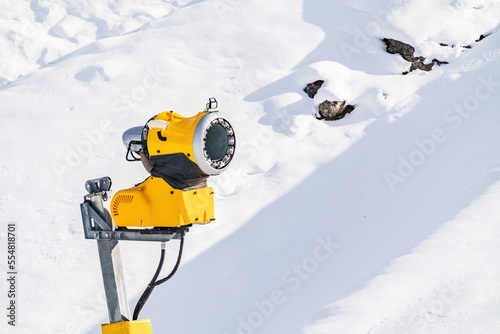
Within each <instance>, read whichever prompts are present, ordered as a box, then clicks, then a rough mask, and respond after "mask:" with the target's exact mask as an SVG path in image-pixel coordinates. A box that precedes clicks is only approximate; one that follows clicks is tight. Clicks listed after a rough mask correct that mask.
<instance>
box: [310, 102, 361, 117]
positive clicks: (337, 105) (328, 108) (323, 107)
mask: <svg viewBox="0 0 500 334" xmlns="http://www.w3.org/2000/svg"><path fill="white" fill-rule="evenodd" d="M345 102H346V101H328V100H325V101H323V102H321V103H320V105H319V116H316V118H317V119H320V120H321V119H324V120H326V121H336V120H339V119H342V118H344V116H345V115H347V114H348V113H350V112H351V111H353V110H354V108H355V106H352V105H350V104H348V105H346V104H345Z"/></svg>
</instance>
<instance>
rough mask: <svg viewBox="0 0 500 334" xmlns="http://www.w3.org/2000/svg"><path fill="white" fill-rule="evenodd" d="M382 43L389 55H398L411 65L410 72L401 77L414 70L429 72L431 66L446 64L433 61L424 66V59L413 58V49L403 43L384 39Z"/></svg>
mask: <svg viewBox="0 0 500 334" xmlns="http://www.w3.org/2000/svg"><path fill="white" fill-rule="evenodd" d="M383 42H384V43H385V46H386V51H387V52H388V53H390V54H400V55H401V56H402V57H403V59H404V60H406V61H408V62H410V63H411V65H410V70H409V71H406V72H403V75H405V74H408V73H410V72H412V71H414V70H422V71H427V72H428V71H430V70H432V66H434V64H437V65H438V66H440V65H442V64H448V62H446V61H439V60H437V59H433V60H432V62H430V63H429V64H425V63H424V61H425V58H424V57H415V56H414V54H415V48H414V47H413V46H411V45H409V44H406V43H403V42H401V41H398V40H395V39H390V38H384V39H383Z"/></svg>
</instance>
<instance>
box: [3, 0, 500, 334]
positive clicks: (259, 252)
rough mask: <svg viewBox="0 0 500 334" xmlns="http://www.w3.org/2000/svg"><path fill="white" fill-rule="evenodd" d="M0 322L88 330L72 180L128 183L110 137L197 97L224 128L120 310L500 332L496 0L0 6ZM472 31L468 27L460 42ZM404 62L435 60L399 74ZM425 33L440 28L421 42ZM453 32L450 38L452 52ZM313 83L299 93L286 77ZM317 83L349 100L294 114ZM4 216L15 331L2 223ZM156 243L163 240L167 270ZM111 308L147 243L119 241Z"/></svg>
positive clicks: (208, 331) (88, 295) (197, 322)
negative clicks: (203, 221) (233, 139)
mask: <svg viewBox="0 0 500 334" xmlns="http://www.w3.org/2000/svg"><path fill="white" fill-rule="evenodd" d="M0 8H1V11H0V49H1V52H0V85H1V86H0V106H1V107H0V115H1V118H0V140H1V142H2V146H1V149H0V152H1V154H0V184H1V188H0V225H1V228H0V282H1V284H0V295H1V296H2V297H1V298H0V303H2V305H1V308H2V309H3V310H4V311H3V313H4V314H3V315H1V316H2V319H3V320H2V321H0V332H1V333H20V334H25V333H54V334H62V333H72V334H78V333H88V334H90V333H92V334H95V333H100V332H101V330H100V324H103V323H107V322H108V318H107V309H106V304H105V300H104V292H103V286H102V278H101V273H100V268H99V262H98V254H97V247H96V243H95V242H94V241H91V240H85V239H84V236H83V230H82V223H81V217H80V209H79V203H80V202H81V201H82V200H83V195H84V194H85V189H84V183H85V181H86V180H88V179H91V178H96V177H100V176H105V175H108V176H110V177H111V178H112V180H113V190H114V191H117V190H119V189H124V188H128V187H130V186H133V185H134V184H136V183H138V182H140V181H142V180H143V179H144V178H146V177H147V173H146V171H145V170H144V169H143V167H142V165H141V164H140V163H128V162H126V161H125V147H124V146H123V144H122V142H121V135H122V133H123V132H124V131H125V130H127V129H128V128H130V127H133V126H138V125H143V124H144V123H145V122H146V121H147V120H148V119H149V118H150V117H152V116H153V115H156V114H158V113H160V112H162V111H165V110H174V111H176V112H178V113H180V114H184V115H186V116H190V115H194V114H195V113H197V112H198V111H200V110H202V109H203V108H204V106H205V103H206V102H207V100H208V98H209V97H211V96H215V97H216V98H217V100H218V101H219V106H220V107H219V110H220V111H221V112H222V113H224V115H225V116H227V118H228V119H229V120H230V121H231V123H232V125H233V126H234V128H235V131H236V135H237V156H236V158H235V160H234V162H233V163H232V166H231V167H230V168H229V170H228V171H227V172H226V173H224V174H222V175H220V176H218V177H211V178H210V180H209V183H210V185H211V186H213V187H214V189H215V192H216V203H215V205H216V208H215V209H216V218H217V220H216V221H215V222H213V223H211V224H208V225H204V226H195V227H193V228H192V229H191V231H190V232H189V233H188V234H187V237H186V245H185V255H184V258H183V262H182V265H181V267H180V269H179V271H178V273H177V274H176V275H175V276H174V278H173V279H172V280H171V281H169V282H168V283H166V284H165V285H161V286H159V287H157V288H156V289H155V291H154V292H153V295H152V296H151V298H150V299H149V301H148V303H147V304H146V306H145V307H144V309H143V311H142V313H141V318H151V320H152V325H153V332H154V333H179V334H180V333H189V334H191V333H193V334H195V333H196V334H199V333H204V334H212V333H214V334H215V333H218V334H220V333H225V334H252V333H259V334H261V333H262V334H267V333H269V334H271V333H273V334H275V333H288V334H326V333H328V334H330V333H349V334H351V333H352V334H357V333H360V334H367V333H370V334H378V333H384V334H386V333H389V334H396V333H398V334H409V333H425V334H427V333H439V334H443V333H450V334H451V333H453V334H456V333H474V334H477V333H481V334H486V333H498V331H499V330H500V320H499V319H500V313H499V312H500V311H499V310H500V283H499V282H500V269H498V261H499V259H500V225H499V224H498V222H499V221H500V210H498V205H497V203H498V202H499V201H500V182H499V180H500V174H499V171H500V151H499V150H498V149H497V146H498V145H497V143H498V142H500V131H498V124H500V114H499V113H498V106H499V105H500V94H499V91H500V66H499V65H500V64H499V61H500V35H499V31H498V29H499V28H498V25H499V23H500V19H499V18H500V4H499V3H498V2H497V1H494V0H463V1H462V0H453V1H452V0H433V1H431V0H420V1H417V0H404V1H403V0H398V1H392V2H385V1H381V0H377V1H367V0H356V1H321V0H288V1H285V0H275V1H262V0H247V1H243V0H191V1H190V0H182V1H181V0H179V1H174V0H165V1H160V0H134V1H119V0H109V1H105V2H103V1H93V0H92V1H86V2H84V3H82V2H78V1H73V0H59V1H49V0H38V1H37V0H34V1H31V2H27V1H10V0H0ZM480 35H484V36H486V35H487V37H486V38H484V39H483V40H482V41H480V42H475V41H476V40H477V39H479V37H480ZM383 38H394V39H398V40H401V41H403V42H405V43H409V44H411V45H413V46H414V47H415V50H416V51H415V56H424V57H426V58H427V61H430V60H432V59H433V58H437V59H439V60H441V61H448V62H449V64H446V65H442V66H437V65H435V66H434V68H433V70H432V71H431V72H422V71H415V72H412V73H410V74H408V75H405V76H403V75H401V73H402V72H403V71H406V70H408V69H409V63H408V62H406V61H405V60H403V59H402V57H401V56H399V55H391V54H388V53H387V52H385V45H384V43H383V42H382V41H381V39H383ZM440 43H441V44H447V46H442V45H440ZM466 46H470V48H467V47H466ZM318 79H322V80H325V84H324V85H323V87H322V88H321V89H320V91H319V93H318V95H317V96H316V97H315V98H314V99H310V98H309V97H307V95H306V94H305V93H304V92H303V91H302V89H303V88H304V87H305V85H306V84H307V83H309V82H312V81H315V80H318ZM325 99H330V100H333V99H346V100H347V103H349V104H353V105H356V109H355V110H354V111H353V112H352V113H351V114H349V115H347V116H346V117H345V118H344V119H342V120H340V121H336V122H325V121H318V120H316V119H315V117H314V115H315V113H316V112H317V106H318V105H319V103H321V102H322V101H323V100H325ZM12 222H15V223H16V225H17V235H18V242H17V249H18V255H19V258H18V272H19V274H18V282H17V283H18V285H17V293H18V294H17V307H18V308H17V311H18V313H17V318H16V326H15V327H12V326H9V325H8V323H7V320H8V319H7V317H6V315H7V310H6V308H7V290H8V284H7V280H6V279H7V272H8V268H7V242H6V236H7V224H8V223H12ZM177 247H178V243H177V242H176V241H172V242H170V243H169V245H168V248H167V255H168V258H169V259H168V263H167V264H166V266H165V270H164V273H167V272H168V270H169V266H170V267H171V265H173V262H174V260H175V255H176V252H177ZM121 251H122V257H123V262H124V268H125V274H126V283H127V289H128V294H129V298H130V305H131V308H132V309H133V307H134V306H135V302H136V301H137V299H138V297H139V295H140V294H141V293H142V291H143V289H144V288H145V286H146V285H147V283H148V282H149V280H150V279H151V277H152V275H153V273H154V270H155V268H156V266H157V261H158V258H159V253H160V246H159V244H156V243H139V242H122V243H121Z"/></svg>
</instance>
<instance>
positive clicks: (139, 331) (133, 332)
mask: <svg viewBox="0 0 500 334" xmlns="http://www.w3.org/2000/svg"><path fill="white" fill-rule="evenodd" d="M101 330H102V334H153V329H152V328H151V320H150V319H145V320H135V321H122V322H116V323H114V324H105V325H101Z"/></svg>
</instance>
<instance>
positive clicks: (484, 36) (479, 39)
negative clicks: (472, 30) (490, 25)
mask: <svg viewBox="0 0 500 334" xmlns="http://www.w3.org/2000/svg"><path fill="white" fill-rule="evenodd" d="M489 35H490V34H486V35H483V34H481V36H479V38H478V39H476V43H477V42H481V41H482V40H483V39H485V38H486V37H488V36H489Z"/></svg>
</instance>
